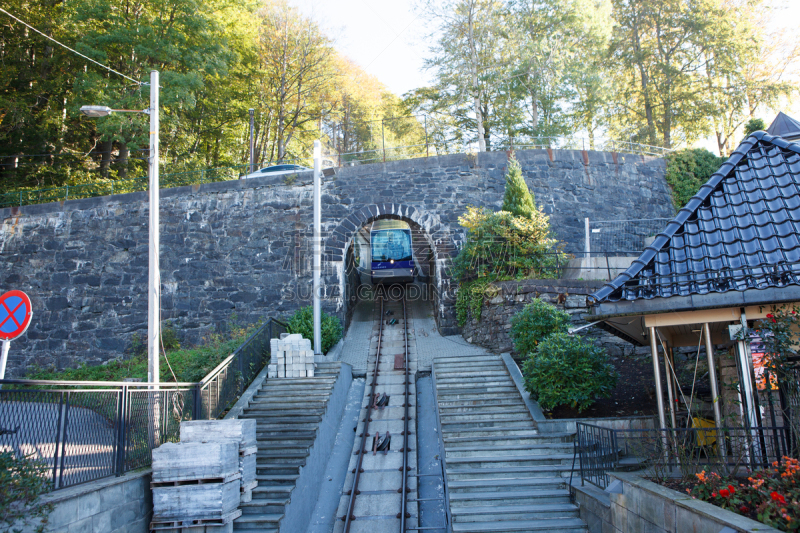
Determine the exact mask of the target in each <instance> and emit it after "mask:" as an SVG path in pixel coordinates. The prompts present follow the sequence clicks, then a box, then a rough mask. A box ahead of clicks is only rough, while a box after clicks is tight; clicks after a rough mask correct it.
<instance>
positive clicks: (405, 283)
mask: <svg viewBox="0 0 800 533" xmlns="http://www.w3.org/2000/svg"><path fill="white" fill-rule="evenodd" d="M389 220H391V221H397V222H398V224H396V225H393V226H392V227H396V228H403V229H404V228H406V227H407V228H408V230H409V233H410V236H411V243H410V244H411V253H412V258H413V264H414V268H413V277H411V278H410V279H407V278H406V277H405V276H403V277H402V278H397V279H398V281H394V279H393V278H392V277H389V278H381V279H374V278H373V274H374V273H375V271H373V270H372V260H373V259H375V258H374V257H373V245H374V244H375V243H373V230H374V231H375V232H376V233H377V232H378V231H380V229H379V228H381V227H383V226H385V224H383V225H382V224H381V222H383V221H389ZM434 246H435V245H434V243H433V240H432V239H431V236H430V235H429V234H428V233H427V232H426V230H425V229H424V228H423V227H422V226H420V225H419V224H417V223H416V222H414V221H413V220H410V219H407V218H404V217H399V216H397V215H388V214H387V215H378V216H375V217H372V218H371V219H370V220H368V221H367V222H365V223H364V224H362V225H361V226H360V227H359V228H358V229H357V230H356V231H355V232H354V234H353V236H352V238H351V239H350V240H349V242H348V243H347V246H346V248H345V257H344V276H343V282H344V286H343V287H342V292H341V294H342V295H343V300H344V305H345V313H344V315H345V324H346V325H349V324H350V321H351V320H352V319H353V314H354V312H355V310H356V308H357V307H358V305H359V304H360V303H363V302H372V300H373V298H374V296H375V291H376V288H377V287H378V286H379V285H381V286H383V287H385V288H387V289H388V290H389V291H391V292H394V293H397V294H395V297H397V296H399V295H400V293H402V295H403V296H404V297H405V298H406V300H407V302H408V303H409V304H411V305H412V306H414V307H415V308H416V309H419V310H425V311H428V312H430V313H431V314H433V310H434V309H436V307H437V296H438V293H437V287H438V286H439V285H440V284H439V283H438V281H439V276H440V273H438V272H437V268H436V259H435V254H434ZM404 273H405V272H404Z"/></svg>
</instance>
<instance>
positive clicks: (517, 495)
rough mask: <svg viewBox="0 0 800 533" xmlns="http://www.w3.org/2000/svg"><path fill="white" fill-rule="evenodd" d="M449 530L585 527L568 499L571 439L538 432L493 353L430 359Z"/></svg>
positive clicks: (458, 532)
mask: <svg viewBox="0 0 800 533" xmlns="http://www.w3.org/2000/svg"><path fill="white" fill-rule="evenodd" d="M434 369H435V375H436V391H437V396H438V404H439V413H440V418H441V423H442V437H443V439H444V446H445V454H446V455H445V459H446V464H447V482H448V488H449V493H450V510H451V514H452V516H453V531H454V532H456V533H467V532H504V531H517V532H520V531H532V532H533V531H536V532H538V531H548V532H567V531H569V532H586V531H587V527H586V524H585V523H584V522H583V521H582V520H581V519H580V518H579V517H578V507H577V506H576V505H574V504H572V503H570V501H569V490H568V489H567V485H566V482H567V479H565V478H568V477H569V472H570V469H571V467H572V439H573V436H572V435H571V434H567V433H561V434H556V433H546V434H539V433H538V431H537V430H536V427H535V425H534V422H533V418H532V417H531V415H530V412H529V411H528V409H527V408H526V406H525V404H524V402H523V401H522V397H521V396H520V394H519V391H518V390H517V388H516V386H515V385H514V382H513V380H512V379H511V376H510V375H509V373H508V370H507V369H506V366H505V364H504V363H503V360H502V358H501V357H500V356H497V355H473V356H462V357H442V358H437V359H435V360H434Z"/></svg>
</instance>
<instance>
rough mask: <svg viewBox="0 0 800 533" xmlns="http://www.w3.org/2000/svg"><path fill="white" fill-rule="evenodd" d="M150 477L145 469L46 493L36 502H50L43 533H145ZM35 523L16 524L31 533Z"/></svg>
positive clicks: (149, 512) (24, 532) (149, 507)
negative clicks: (50, 508)
mask: <svg viewBox="0 0 800 533" xmlns="http://www.w3.org/2000/svg"><path fill="white" fill-rule="evenodd" d="M150 478H151V470H150V469H149V468H148V469H144V470H141V471H139V472H131V473H129V474H126V475H124V476H121V477H110V478H104V479H99V480H97V481H91V482H89V483H84V484H82V485H76V486H74V487H69V488H66V489H61V490H57V491H55V492H51V493H48V494H45V495H44V496H42V497H41V499H40V500H39V502H38V503H39V504H42V505H45V504H52V505H53V510H52V511H51V512H50V514H49V516H48V522H47V525H46V526H45V528H44V531H45V533H73V532H81V533H148V531H150V518H151V516H152V513H153V495H152V494H153V493H152V491H151V490H150ZM36 525H38V524H31V525H28V526H25V527H23V526H22V525H20V526H19V527H20V529H21V531H22V533H33V532H34V531H35V526H36Z"/></svg>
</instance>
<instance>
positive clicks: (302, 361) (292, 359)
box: [267, 333, 314, 378]
mask: <svg viewBox="0 0 800 533" xmlns="http://www.w3.org/2000/svg"><path fill="white" fill-rule="evenodd" d="M270 353H271V354H272V356H271V358H270V361H269V367H268V368H267V377H269V378H306V377H309V378H312V377H314V350H312V349H311V341H310V340H308V339H304V338H303V336H302V335H300V334H299V333H295V334H291V335H290V334H286V333H282V334H281V338H280V339H272V340H271V341H270Z"/></svg>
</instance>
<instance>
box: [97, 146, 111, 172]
mask: <svg viewBox="0 0 800 533" xmlns="http://www.w3.org/2000/svg"><path fill="white" fill-rule="evenodd" d="M113 146H114V143H113V141H100V144H99V145H98V147H99V148H100V176H101V177H103V178H104V179H108V169H109V167H110V166H111V149H112V148H113Z"/></svg>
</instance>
